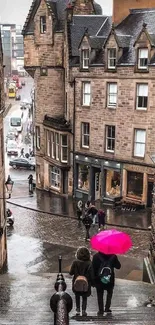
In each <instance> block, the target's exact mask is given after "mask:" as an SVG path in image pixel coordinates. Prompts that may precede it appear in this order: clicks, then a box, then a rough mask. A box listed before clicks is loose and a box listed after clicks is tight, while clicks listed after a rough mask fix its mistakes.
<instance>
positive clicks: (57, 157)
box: [55, 133, 59, 160]
mask: <svg viewBox="0 0 155 325" xmlns="http://www.w3.org/2000/svg"><path fill="white" fill-rule="evenodd" d="M55 143H56V149H55V156H56V157H55V158H56V160H59V133H55Z"/></svg>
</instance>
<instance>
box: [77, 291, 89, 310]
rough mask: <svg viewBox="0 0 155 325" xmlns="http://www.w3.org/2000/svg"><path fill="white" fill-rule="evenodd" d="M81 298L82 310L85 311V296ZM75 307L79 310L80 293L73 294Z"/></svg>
mask: <svg viewBox="0 0 155 325" xmlns="http://www.w3.org/2000/svg"><path fill="white" fill-rule="evenodd" d="M81 298H82V311H85V310H86V308H87V296H86V295H83V296H81ZM75 302H76V309H78V310H80V294H78V293H76V294H75Z"/></svg>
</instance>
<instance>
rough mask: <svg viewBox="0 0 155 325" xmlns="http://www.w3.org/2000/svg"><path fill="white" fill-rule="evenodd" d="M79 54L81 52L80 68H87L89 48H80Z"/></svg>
mask: <svg viewBox="0 0 155 325" xmlns="http://www.w3.org/2000/svg"><path fill="white" fill-rule="evenodd" d="M81 54H82V68H83V69H88V68H89V49H85V50H82V51H81Z"/></svg>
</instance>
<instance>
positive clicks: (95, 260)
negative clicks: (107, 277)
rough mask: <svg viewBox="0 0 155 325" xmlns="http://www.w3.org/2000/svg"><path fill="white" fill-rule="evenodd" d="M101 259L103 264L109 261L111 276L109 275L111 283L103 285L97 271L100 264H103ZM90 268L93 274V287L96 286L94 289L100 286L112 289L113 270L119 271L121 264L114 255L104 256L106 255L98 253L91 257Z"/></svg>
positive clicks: (113, 281)
mask: <svg viewBox="0 0 155 325" xmlns="http://www.w3.org/2000/svg"><path fill="white" fill-rule="evenodd" d="M101 258H102V260H103V261H105V262H107V261H109V263H110V266H111V270H112V275H111V281H110V283H109V284H103V283H102V282H101V280H100V278H99V270H100V267H101V264H103V262H102V260H101ZM92 268H93V273H94V286H96V287H100V286H102V287H104V288H105V289H106V288H109V287H114V285H115V273H114V268H116V269H120V268H121V263H120V262H119V260H118V258H117V256H116V255H106V254H103V253H100V252H99V253H96V254H95V255H94V256H93V260H92Z"/></svg>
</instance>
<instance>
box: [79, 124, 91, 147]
mask: <svg viewBox="0 0 155 325" xmlns="http://www.w3.org/2000/svg"><path fill="white" fill-rule="evenodd" d="M89 129H90V127H89V123H85V122H83V123H81V131H82V134H81V138H82V139H81V140H82V141H81V143H82V148H87V149H88V148H89V137H90V130H89Z"/></svg>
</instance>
